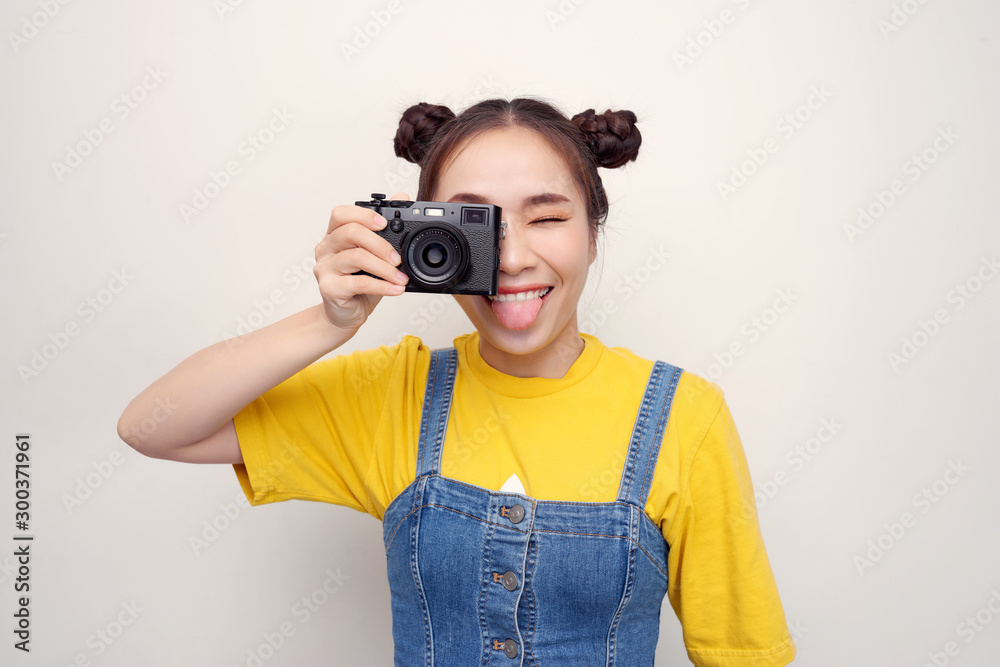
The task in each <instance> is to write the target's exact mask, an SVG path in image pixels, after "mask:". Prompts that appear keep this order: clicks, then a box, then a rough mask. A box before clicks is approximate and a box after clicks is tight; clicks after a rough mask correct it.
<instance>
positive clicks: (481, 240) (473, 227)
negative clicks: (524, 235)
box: [354, 192, 501, 296]
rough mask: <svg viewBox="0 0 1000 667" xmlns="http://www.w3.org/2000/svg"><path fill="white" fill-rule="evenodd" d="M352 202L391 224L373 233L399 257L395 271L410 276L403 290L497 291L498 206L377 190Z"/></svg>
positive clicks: (470, 292)
mask: <svg viewBox="0 0 1000 667" xmlns="http://www.w3.org/2000/svg"><path fill="white" fill-rule="evenodd" d="M354 203H355V205H357V206H364V207H365V208H370V209H372V210H374V211H375V212H377V213H378V214H379V215H381V216H382V217H384V218H385V219H386V220H388V221H389V224H388V225H386V226H385V228H384V229H381V230H379V231H378V232H376V234H378V235H379V236H381V237H382V238H384V239H386V240H387V241H388V242H389V243H391V244H392V247H393V248H395V249H396V252H398V253H399V256H400V257H401V258H402V261H401V262H400V266H399V270H400V271H402V272H403V273H405V274H406V275H407V276H409V278H410V280H409V282H408V283H407V284H406V291H407V292H437V293H443V294H478V295H482V296H488V295H491V294H496V293H497V272H498V271H499V268H500V215H501V211H500V207H499V206H493V205H492V204H465V203H458V202H456V203H448V202H433V201H401V200H387V199H386V198H385V195H383V194H379V193H377V192H376V193H372V199H371V201H359V202H354ZM359 273H365V272H363V271H361V272H359ZM365 275H371V274H367V273H365Z"/></svg>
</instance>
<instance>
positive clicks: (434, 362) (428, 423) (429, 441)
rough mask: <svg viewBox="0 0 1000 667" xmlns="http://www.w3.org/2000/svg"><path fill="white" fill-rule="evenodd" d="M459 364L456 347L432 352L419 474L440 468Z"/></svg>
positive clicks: (425, 396)
mask: <svg viewBox="0 0 1000 667" xmlns="http://www.w3.org/2000/svg"><path fill="white" fill-rule="evenodd" d="M457 368H458V352H457V351H456V350H455V348H453V347H452V348H446V349H443V350H434V351H432V352H431V366H430V368H429V369H428V371H427V388H426V389H425V390H424V409H423V412H422V414H421V417H420V444H419V445H418V446H417V477H421V476H423V475H434V474H437V473H438V472H440V470H441V449H442V445H444V434H445V431H446V430H447V428H448V412H449V411H450V410H451V394H452V388H453V386H454V384H455V371H456V369H457Z"/></svg>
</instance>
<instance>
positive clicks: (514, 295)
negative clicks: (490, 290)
mask: <svg viewBox="0 0 1000 667" xmlns="http://www.w3.org/2000/svg"><path fill="white" fill-rule="evenodd" d="M552 289H553V288H552V287H551V286H546V287H542V288H539V289H533V290H525V291H521V292H507V293H505V294H495V295H492V296H489V297H487V298H488V299H489V302H490V307H491V308H492V309H493V313H494V314H495V315H496V316H497V319H498V320H500V324H502V325H504V326H505V327H506V328H508V329H511V330H512V331H520V330H521V329H527V328H528V327H530V326H531V325H532V323H533V322H534V321H535V318H537V317H538V311H540V310H541V309H542V305H543V304H544V303H545V300H546V299H547V298H548V297H549V295H550V294H551V293H552Z"/></svg>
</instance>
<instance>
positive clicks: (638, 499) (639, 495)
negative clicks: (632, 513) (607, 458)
mask: <svg viewBox="0 0 1000 667" xmlns="http://www.w3.org/2000/svg"><path fill="white" fill-rule="evenodd" d="M681 373H683V370H682V369H680V368H677V367H676V366H672V365H670V364H668V363H666V362H663V361H657V362H656V363H655V364H653V370H652V372H650V374H649V381H648V382H646V392H645V394H644V395H643V397H642V403H641V404H640V406H639V414H638V415H637V416H636V419H635V426H634V427H633V428H632V439H631V442H630V443H629V447H628V455H627V456H626V457H625V468H624V469H623V470H622V481H621V484H620V485H619V487H618V501H619V502H626V503H630V504H632V505H635V506H637V507H639V508H640V509H643V508H645V506H646V498H647V497H648V496H649V488H650V485H651V484H652V482H653V471H654V470H655V468H656V460H657V458H658V457H659V454H660V443H661V442H662V440H663V433H664V431H665V430H666V426H667V418H668V417H669V416H670V406H671V405H672V404H673V401H674V391H675V390H676V389H677V382H678V381H679V380H680V378H681Z"/></svg>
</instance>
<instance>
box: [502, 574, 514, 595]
mask: <svg viewBox="0 0 1000 667" xmlns="http://www.w3.org/2000/svg"><path fill="white" fill-rule="evenodd" d="M500 581H501V582H502V583H503V587H504V588H506V589H507V590H508V591H513V590H515V589H516V588H517V575H516V574H514V573H513V572H511V571H510V570H507V571H506V572H504V573H503V576H502V577H500Z"/></svg>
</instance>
